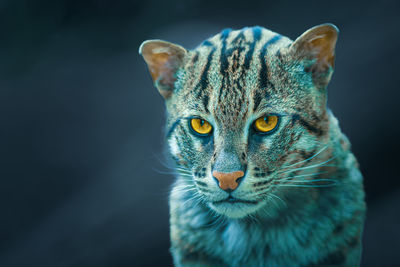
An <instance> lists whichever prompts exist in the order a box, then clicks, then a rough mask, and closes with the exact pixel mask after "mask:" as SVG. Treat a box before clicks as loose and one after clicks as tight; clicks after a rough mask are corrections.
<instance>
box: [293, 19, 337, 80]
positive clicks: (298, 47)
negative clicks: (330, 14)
mask: <svg viewBox="0 0 400 267" xmlns="http://www.w3.org/2000/svg"><path fill="white" fill-rule="evenodd" d="M338 33H339V30H338V28H337V27H336V26H335V25H333V24H330V23H326V24H322V25H318V26H315V27H313V28H311V29H309V30H307V31H306V32H305V33H303V34H302V35H301V36H300V37H298V38H297V39H296V40H295V41H294V42H293V43H292V45H291V46H290V51H291V52H292V54H293V55H294V57H295V58H297V59H298V60H308V61H309V63H308V66H307V69H308V71H310V72H311V73H312V74H313V78H314V82H315V83H316V84H318V85H320V86H322V87H324V86H326V85H327V84H328V82H329V80H330V78H331V75H332V72H333V68H334V66H335V46H336V41H337V37H338Z"/></svg>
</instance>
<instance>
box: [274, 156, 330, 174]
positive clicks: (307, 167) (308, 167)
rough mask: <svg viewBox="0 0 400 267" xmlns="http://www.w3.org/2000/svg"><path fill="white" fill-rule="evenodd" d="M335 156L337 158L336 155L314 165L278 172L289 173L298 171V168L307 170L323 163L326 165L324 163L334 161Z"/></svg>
mask: <svg viewBox="0 0 400 267" xmlns="http://www.w3.org/2000/svg"><path fill="white" fill-rule="evenodd" d="M335 158H336V156H334V157H331V158H330V159H328V160H326V161H324V162H320V163H317V164H314V165H310V166H305V167H300V168H295V169H290V170H286V171H279V172H277V173H288V172H294V171H298V170H306V169H311V168H316V167H319V166H322V165H324V164H326V163H328V162H330V161H332V160H333V159H335ZM325 166H327V165H325Z"/></svg>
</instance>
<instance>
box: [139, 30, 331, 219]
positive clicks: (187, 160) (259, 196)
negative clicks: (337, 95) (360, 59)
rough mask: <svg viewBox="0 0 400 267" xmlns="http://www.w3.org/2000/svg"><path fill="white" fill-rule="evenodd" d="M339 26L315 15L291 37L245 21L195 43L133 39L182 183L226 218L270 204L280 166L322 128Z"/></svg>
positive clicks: (305, 150) (310, 147) (297, 156)
mask: <svg viewBox="0 0 400 267" xmlns="http://www.w3.org/2000/svg"><path fill="white" fill-rule="evenodd" d="M337 34H338V30H337V28H336V27H335V26H333V25H331V24H323V25H320V26H317V27H314V28H311V29H310V30H308V31H306V32H305V33H304V34H302V35H301V36H300V37H299V38H297V39H296V40H295V41H294V42H293V41H291V40H290V39H289V38H287V37H284V36H281V35H279V34H276V33H274V32H271V31H269V30H266V29H264V28H261V27H252V28H244V29H242V30H238V31H232V30H230V29H227V30H224V31H222V32H221V33H220V34H218V35H216V36H213V37H211V38H210V39H208V40H206V41H204V42H203V43H202V44H201V45H199V46H198V47H197V48H196V49H194V50H186V49H185V48H183V47H181V46H179V45H176V44H172V43H169V42H165V41H161V40H149V41H146V42H144V43H143V44H142V45H141V47H140V53H141V55H142V56H143V57H144V59H145V61H146V63H147V65H148V68H149V71H150V73H151V76H152V78H153V80H154V83H155V86H156V87H157V89H158V90H159V92H160V93H161V95H162V96H163V97H164V99H165V102H166V106H167V112H168V117H167V141H168V144H169V148H170V151H171V154H172V157H173V158H174V159H175V161H176V164H177V171H178V172H179V173H180V176H181V179H182V182H183V183H185V186H186V187H185V186H182V188H183V190H185V191H186V193H188V192H190V193H191V194H192V195H193V197H198V198H199V200H201V201H202V202H203V203H206V204H207V205H208V206H209V207H210V208H211V209H213V210H214V211H216V212H217V213H219V214H224V215H226V216H228V217H232V218H240V217H244V216H247V215H249V214H252V213H254V212H255V211H257V210H259V209H260V208H261V207H263V206H265V205H269V204H268V203H269V200H270V199H271V197H272V195H275V194H274V192H275V193H276V192H277V190H280V187H278V186H275V185H277V184H279V182H280V181H282V180H284V179H287V178H288V174H290V173H287V172H286V173H285V170H287V169H285V168H287V167H288V166H290V164H293V162H299V161H300V160H304V159H305V158H306V157H305V155H312V153H314V154H315V152H316V151H317V149H318V148H320V147H321V146H320V145H318V144H319V142H320V141H321V140H322V138H324V136H327V130H328V127H329V126H328V123H327V120H326V113H327V112H326V86H327V84H328V82H329V80H330V77H331V75H332V72H333V67H334V49H335V44H336V39H337ZM272 198H273V197H272Z"/></svg>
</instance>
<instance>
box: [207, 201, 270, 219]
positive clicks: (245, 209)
mask: <svg viewBox="0 0 400 267" xmlns="http://www.w3.org/2000/svg"><path fill="white" fill-rule="evenodd" d="M208 205H209V207H210V208H211V209H212V210H214V211H215V212H217V213H218V214H221V215H224V216H226V217H229V218H233V219H240V218H244V217H247V216H249V215H250V214H253V213H255V212H256V211H257V210H259V209H260V208H261V207H262V206H263V204H262V203H261V202H257V203H241V202H238V203H230V202H211V203H209V204H208Z"/></svg>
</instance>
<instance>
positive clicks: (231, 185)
mask: <svg viewBox="0 0 400 267" xmlns="http://www.w3.org/2000/svg"><path fill="white" fill-rule="evenodd" d="M212 174H213V176H214V177H215V178H217V180H218V182H219V184H218V185H219V187H220V188H221V189H222V190H227V189H232V190H235V189H236V188H237V187H238V185H239V183H238V181H237V180H238V179H239V178H241V177H243V176H244V172H242V171H235V172H228V173H225V172H217V171H213V173H212Z"/></svg>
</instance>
